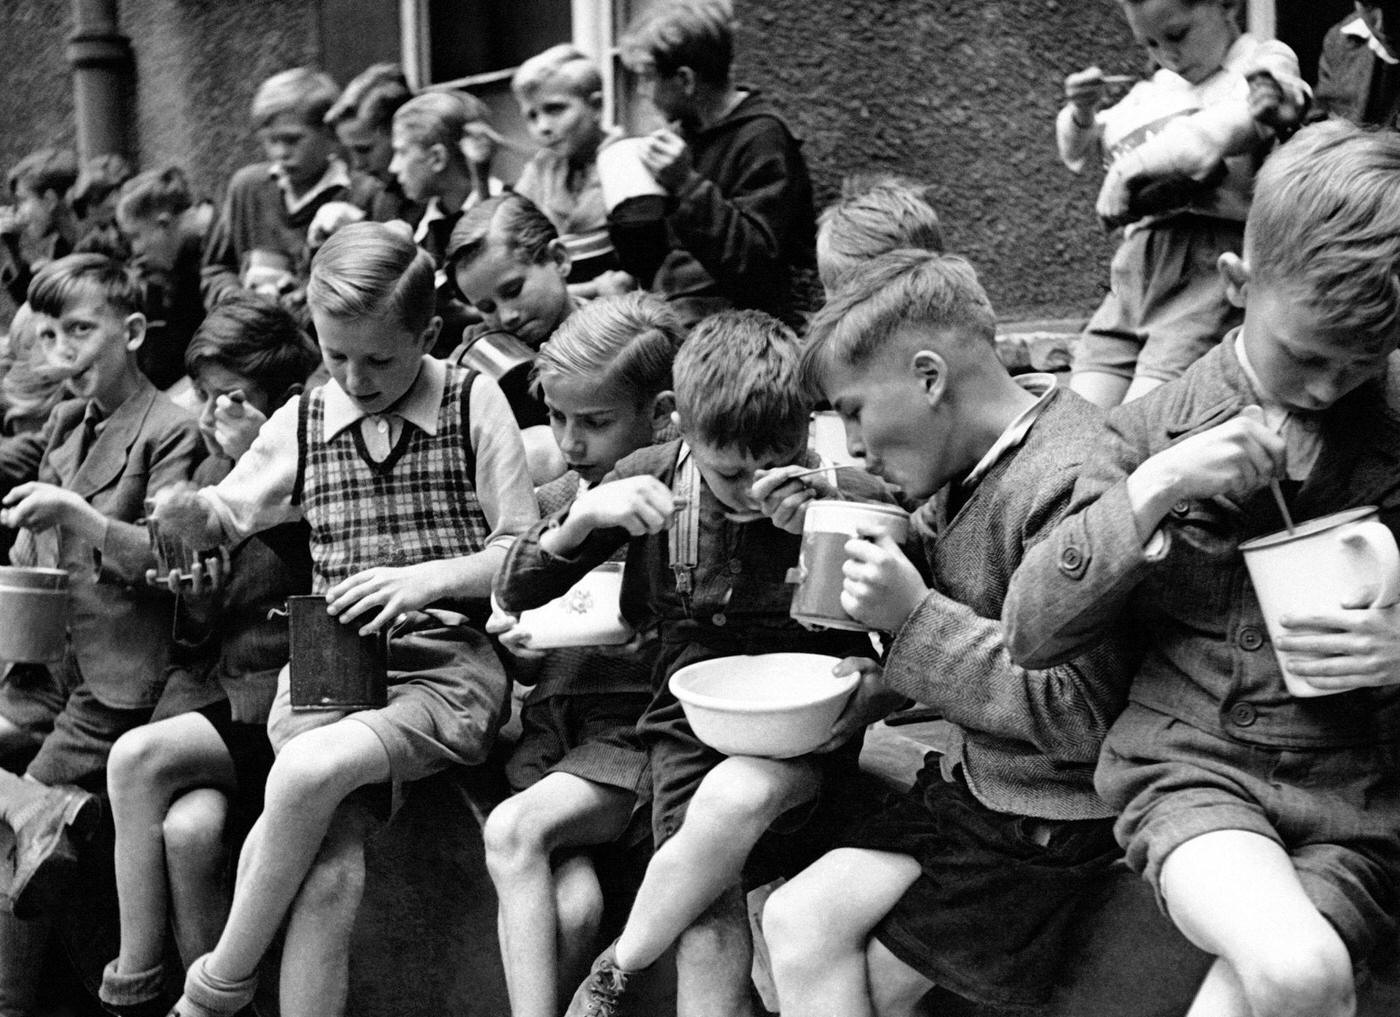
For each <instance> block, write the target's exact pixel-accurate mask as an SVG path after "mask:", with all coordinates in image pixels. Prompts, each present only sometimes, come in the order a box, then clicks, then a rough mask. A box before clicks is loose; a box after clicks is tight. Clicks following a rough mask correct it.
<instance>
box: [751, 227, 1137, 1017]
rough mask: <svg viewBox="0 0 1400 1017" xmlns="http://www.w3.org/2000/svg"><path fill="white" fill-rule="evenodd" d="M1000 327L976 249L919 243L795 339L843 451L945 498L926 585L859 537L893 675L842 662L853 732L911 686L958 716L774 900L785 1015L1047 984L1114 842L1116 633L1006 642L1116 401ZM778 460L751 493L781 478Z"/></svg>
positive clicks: (932, 509)
mask: <svg viewBox="0 0 1400 1017" xmlns="http://www.w3.org/2000/svg"><path fill="white" fill-rule="evenodd" d="M994 335H995V317H994V315H993V313H992V308H991V306H990V305H989V304H988V302H987V298H986V294H985V293H984V292H983V290H982V287H981V286H980V284H979V283H978V281H977V277H976V274H975V273H974V272H973V270H972V267H971V266H970V265H968V263H967V262H966V261H964V260H963V259H961V258H958V257H954V256H943V255H940V254H938V253H937V252H926V251H913V250H901V251H895V252H892V253H887V254H884V255H881V256H878V257H876V258H874V259H873V260H870V261H868V262H867V263H866V264H865V265H864V266H862V267H859V268H856V269H853V270H852V271H851V272H850V274H848V275H847V276H846V277H845V281H844V283H843V284H842V285H841V287H840V288H839V290H838V292H837V293H836V295H835V296H834V297H833V298H832V300H831V301H830V302H829V303H828V304H827V305H826V306H825V307H823V308H822V310H821V311H819V312H818V314H817V316H816V318H815V319H814V320H813V323H812V332H811V336H810V339H809V345H808V347H807V349H806V350H805V351H804V357H805V359H806V361H807V364H808V368H809V371H810V372H811V376H812V377H813V380H814V381H816V382H817V383H818V384H819V385H820V388H821V390H822V391H823V392H824V394H825V395H826V397H827V398H828V399H829V400H830V401H831V404H832V407H833V408H834V409H835V410H836V411H837V412H838V413H839V414H840V415H841V418H842V420H843V421H844V422H845V425H846V435H847V444H848V446H849V450H850V452H851V454H852V455H864V456H865V458H866V463H867V467H868V468H869V469H870V471H871V472H873V473H875V474H877V475H879V476H882V477H883V478H884V479H885V480H887V481H889V482H890V483H893V484H896V485H898V486H899V487H900V488H901V489H902V491H903V493H904V496H905V497H906V498H910V499H913V500H915V501H923V500H925V499H930V500H928V501H927V502H926V504H925V505H924V507H923V508H922V509H921V510H920V511H919V512H918V513H917V514H916V516H915V518H914V522H915V531H916V533H917V534H918V536H919V538H920V539H921V541H922V544H923V549H924V551H925V552H926V556H927V558H928V566H929V570H930V572H931V576H932V585H931V588H930V586H929V584H928V583H926V582H925V580H924V578H923V577H922V575H921V574H920V572H919V571H918V570H917V569H916V568H915V566H914V565H913V564H912V563H911V562H910V561H909V559H908V558H906V557H905V556H904V554H903V553H902V552H901V550H900V549H899V547H898V546H897V545H895V544H894V543H893V542H891V541H890V540H889V539H888V538H885V539H881V540H880V541H879V542H872V541H869V540H865V539H855V540H853V541H852V542H850V543H849V544H848V545H847V552H848V553H849V554H850V555H851V556H852V563H851V564H848V565H847V566H846V578H845V585H844V589H843V594H842V605H843V606H844V607H845V608H846V609H847V610H848V611H849V612H851V614H852V615H853V616H854V617H855V618H857V619H858V620H860V621H862V622H865V623H866V624H868V625H870V626H872V627H874V628H876V629H879V630H881V631H885V632H893V633H896V635H895V637H894V640H893V642H892V644H891V645H890V649H889V653H888V656H887V658H886V660H885V663H884V667H883V671H882V669H881V668H880V667H879V666H878V665H876V664H875V663H874V662H873V661H871V660H849V661H845V662H843V664H842V665H841V666H840V670H843V671H845V672H846V673H850V672H851V671H853V670H859V671H861V672H862V673H863V676H862V689H861V691H860V692H858V693H857V695H856V697H855V698H854V699H853V701H852V704H851V706H849V707H848V709H847V711H846V715H845V716H843V718H842V719H841V720H839V721H838V728H840V729H847V730H849V729H852V728H857V729H858V728H859V727H862V726H863V725H864V724H865V723H868V722H871V721H874V720H878V719H879V718H880V717H881V716H882V715H883V713H884V712H887V710H888V709H889V708H891V707H893V706H894V705H896V703H897V702H898V700H900V699H901V698H902V697H904V696H908V697H911V698H913V699H915V700H917V701H918V702H920V703H924V704H927V705H930V706H933V707H935V708H937V709H938V710H939V711H940V712H941V713H942V715H943V716H944V717H946V718H947V719H948V720H949V721H951V722H952V723H953V724H954V725H955V732H956V734H955V737H954V739H953V747H952V748H951V749H950V750H949V751H948V752H947V754H945V755H944V756H942V757H941V758H940V757H938V756H937V755H933V754H931V755H930V756H929V757H928V758H927V760H926V762H925V766H924V768H923V770H922V771H920V773H919V774H918V776H917V778H916V779H915V783H914V787H913V788H912V789H910V790H909V791H907V792H904V793H902V794H899V795H897V796H895V797H894V798H893V799H892V800H891V801H890V802H889V803H888V804H887V805H886V807H885V809H884V811H882V812H880V813H878V814H876V815H875V816H873V817H872V818H870V819H868V820H866V821H864V822H862V823H861V824H860V825H859V826H858V827H857V828H856V829H855V830H854V831H853V832H852V833H851V834H848V835H847V837H846V838H845V839H844V844H845V846H843V847H841V848H840V849H838V850H836V851H833V852H831V853H829V854H827V855H826V856H824V857H823V858H822V859H821V860H820V861H818V862H817V863H816V864H815V865H813V866H812V867H811V868H809V869H807V870H806V871H805V872H803V873H801V874H800V875H798V876H797V877H796V879H794V880H792V881H790V882H789V883H788V884H787V885H785V886H784V887H782V888H780V889H779V890H778V891H777V892H776V893H775V894H774V895H773V896H772V897H771V898H770V899H769V901H768V905H767V908H766V911H765V915H764V928H765V931H766V932H767V933H768V936H767V940H768V944H769V950H770V956H771V959H772V964H773V975H774V981H775V983H776V986H777V990H778V997H779V1000H780V1002H781V1004H782V1011H783V1013H784V1014H785V1015H786V1014H792V1015H794V1017H802V1015H812V1017H815V1015H817V1014H826V1013H840V1014H843V1015H845V1014H850V1015H859V1014H871V1013H872V1012H873V1013H878V1014H880V1015H882V1017H886V1015H895V1014H912V1013H914V1012H915V1010H914V1008H915V1005H916V1004H917V1003H918V1001H919V1000H920V999H921V998H922V997H923V996H924V995H925V994H926V993H927V992H928V991H929V990H930V989H931V988H932V987H933V986H934V985H935V984H938V985H943V986H944V987H945V988H948V989H950V990H952V991H954V992H956V993H958V994H960V995H962V996H965V997H967V998H969V999H972V1000H974V1001H976V1002H978V1003H982V1004H990V1005H997V1006H1000V1005H1006V1004H1026V1005H1029V1004H1036V1003H1040V1002H1043V1001H1044V1000H1045V999H1046V997H1048V995H1049V990H1050V986H1051V985H1052V984H1053V981H1054V977H1055V974H1056V972H1057V970H1058V969H1059V967H1060V957H1061V953H1062V951H1063V948H1064V936H1065V932H1066V928H1067V925H1068V919H1069V916H1070V914H1071V913H1072V911H1073V909H1074V906H1075V905H1076V903H1077V902H1078V900H1079V899H1080V898H1081V896H1082V895H1083V893H1084V891H1085V890H1086V889H1087V888H1089V887H1090V886H1092V885H1093V884H1094V883H1095V881H1096V880H1097V879H1098V878H1099V877H1100V876H1101V875H1102V874H1103V872H1104V870H1105V868H1106V866H1107V865H1108V863H1109V862H1110V861H1112V859H1113V858H1114V857H1116V854H1117V852H1116V850H1115V847H1114V844H1113V837H1112V832H1111V827H1112V822H1111V819H1110V818H1109V817H1110V815H1111V813H1110V810H1109V809H1108V807H1107V806H1106V805H1105V804H1104V803H1103V802H1102V801H1100V800H1099V798H1098V796H1097V795H1096V794H1095V793H1094V789H1093V785H1092V780H1091V778H1092V773H1093V764H1094V761H1095V759H1096V758H1097V756H1098V749H1099V743H1100V741H1101V739H1102V737H1103V734H1104V732H1105V731H1106V730H1107V726H1108V722H1109V720H1110V719H1111V718H1112V717H1113V715H1114V714H1115V713H1116V712H1117V710H1118V708H1119V707H1120V705H1121V702H1122V692H1123V686H1124V684H1125V682H1124V678H1125V676H1126V673H1127V668H1126V665H1125V658H1124V654H1123V650H1122V646H1121V645H1120V644H1118V643H1115V642H1114V641H1113V640H1105V641H1104V642H1103V643H1102V644H1101V645H1098V646H1095V647H1092V648H1090V649H1089V650H1088V652H1086V653H1084V654H1083V655H1081V656H1080V657H1079V658H1078V659H1076V660H1075V661H1073V662H1072V663H1071V664H1068V665H1066V666H1064V667H1061V668H1056V669H1051V670H1047V671H1027V670H1023V669H1021V668H1018V667H1015V666H1013V665H1012V664H1011V662H1010V661H1009V660H1008V659H1007V657H1006V650H1005V647H1004V645H1003V642H1002V630H1001V621H1000V618H1001V598H1002V595H1003V594H1004V592H1005V590H1006V587H1007V584H1008V583H1009V582H1010V579H1011V574H1012V572H1013V571H1014V569H1015V567H1016V565H1017V563H1018V562H1019V560H1020V558H1021V555H1022V554H1023V553H1024V549H1025V547H1026V546H1027V545H1029V544H1033V543H1034V542H1035V541H1037V540H1038V539H1040V535H1041V532H1042V531H1043V530H1044V529H1045V528H1046V527H1048V526H1049V525H1051V524H1052V523H1053V521H1054V520H1055V519H1057V518H1058V517H1059V516H1060V515H1061V514H1062V513H1063V512H1064V510H1065V507H1066V505H1067V504H1068V499H1069V495H1070V493H1071V491H1072V488H1073V483H1074V477H1075V474H1076V473H1077V471H1078V469H1079V467H1080V465H1081V462H1082V459H1083V456H1084V454H1085V451H1086V450H1087V449H1089V448H1092V447H1093V445H1094V443H1095V442H1096V441H1098V440H1099V437H1100V435H1101V433H1102V419H1101V417H1100V415H1099V413H1098V412H1097V411H1096V410H1095V409H1094V408H1093V407H1092V406H1090V405H1089V404H1087V403H1086V402H1085V401H1084V400H1082V399H1080V398H1079V397H1077V396H1075V395H1073V394H1071V393H1070V392H1068V391H1067V390H1065V389H1062V388H1056V387H1055V384H1054V381H1053V379H1051V378H1049V377H1047V376H1046V375H1023V376H1021V377H1019V378H1012V377H1011V376H1010V375H1008V374H1007V372H1006V369H1005V368H1004V367H1003V366H1002V364H1001V361H1000V360H999V359H998V357H997V353H996V348H995V344H994ZM782 474H783V471H774V473H773V474H772V475H771V478H764V481H762V482H760V484H758V485H755V492H754V493H755V495H759V494H764V495H765V496H769V497H774V496H776V495H778V494H780V493H781V490H782V488H781V486H778V485H781V484H782V483H783V479H784V478H783V475H782ZM770 488H771V489H774V490H773V494H772V495H769V493H768V492H769V490H770ZM864 656H867V657H868V656H869V654H868V652H867V653H866V654H865V655H864ZM892 699H893V700H894V702H892V701H891V700H892Z"/></svg>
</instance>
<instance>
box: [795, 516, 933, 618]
mask: <svg viewBox="0 0 1400 1017" xmlns="http://www.w3.org/2000/svg"><path fill="white" fill-rule="evenodd" d="M883 536H888V537H889V538H890V539H891V540H893V541H894V542H895V543H896V544H902V543H904V542H905V541H906V540H907V539H908V538H909V513H907V512H905V511H904V510H903V509H901V508H898V507H897V506H894V505H877V504H870V503H866V502H854V501H838V500H836V499H830V498H822V499H818V500H817V501H813V502H810V503H809V504H808V505H807V514H806V517H805V518H804V519H803V522H802V548H801V551H800V553H799V555H798V559H797V567H796V568H794V569H789V570H788V575H787V581H788V582H789V583H795V584H796V586H797V589H796V590H795V591H794V592H793V595H792V608H791V610H790V611H789V612H788V613H789V614H790V615H791V616H792V617H793V618H795V619H796V620H797V621H800V622H801V623H802V624H804V625H807V626H809V627H812V628H828V629H848V630H851V631H855V632H869V631H871V629H870V626H869V625H865V624H863V623H861V622H858V621H856V619H854V618H852V617H851V616H850V615H849V614H847V613H846V610H845V608H843V607H842V606H841V587H842V584H843V582H844V581H845V575H844V572H843V568H844V566H845V564H846V542H847V541H848V540H850V539H851V538H852V537H865V538H867V539H870V540H878V539H879V538H880V537H883Z"/></svg>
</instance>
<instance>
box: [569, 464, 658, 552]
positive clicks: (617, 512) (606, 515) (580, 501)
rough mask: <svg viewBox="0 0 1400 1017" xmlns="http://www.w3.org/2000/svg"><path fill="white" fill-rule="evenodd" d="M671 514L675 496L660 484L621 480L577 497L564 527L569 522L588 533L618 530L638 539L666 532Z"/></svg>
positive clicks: (646, 479) (638, 479) (649, 480)
mask: <svg viewBox="0 0 1400 1017" xmlns="http://www.w3.org/2000/svg"><path fill="white" fill-rule="evenodd" d="M675 512H676V496H675V493H674V492H673V491H672V490H671V489H670V488H669V487H667V486H666V485H665V484H663V483H662V482H661V481H659V480H657V479H656V478H655V477H624V478H623V479H621V480H613V481H609V482H608V483H606V484H599V485H598V486H597V487H595V488H592V489H591V490H588V491H585V492H584V493H583V494H581V495H579V496H578V498H577V499H576V500H575V501H574V503H573V505H572V506H571V507H570V509H569V516H568V519H567V520H566V525H567V523H569V522H573V523H575V524H576V525H579V526H581V527H584V528H586V529H587V530H588V531H589V532H592V531H593V530H602V529H607V528H608V527H613V526H620V527H622V528H623V529H624V530H626V531H627V532H628V533H630V534H631V535H632V536H634V537H640V536H642V535H643V534H647V533H660V532H661V531H662V530H665V529H669V528H670V526H671V522H672V520H673V519H674V517H675Z"/></svg>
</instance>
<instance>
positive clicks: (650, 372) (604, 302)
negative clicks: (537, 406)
mask: <svg viewBox="0 0 1400 1017" xmlns="http://www.w3.org/2000/svg"><path fill="white" fill-rule="evenodd" d="M683 342H685V325H683V324H682V323H681V319H680V315H679V314H677V313H676V311H675V309H674V308H673V307H671V305H670V304H668V303H666V301H664V300H662V299H661V298H660V297H658V296H655V295H654V294H651V293H646V292H644V291H642V290H634V291H632V292H631V293H624V294H622V295H621V296H615V297H600V298H599V299H597V300H594V301H592V302H591V303H588V304H585V305H584V306H582V307H580V308H579V309H578V310H576V311H574V312H573V313H572V314H570V315H569V316H568V317H567V318H565V319H564V321H563V323H562V324H560V326H559V327H558V328H557V329H555V330H554V334H553V335H552V336H550V338H549V341H548V342H546V343H545V344H544V345H543V346H541V347H540V351H539V354H538V355H537V356H536V358H535V371H534V380H533V382H532V387H533V388H534V389H535V391H536V392H537V393H538V391H539V390H540V383H541V382H542V381H545V380H547V379H549V378H585V379H588V380H590V381H593V382H595V383H596V387H597V388H598V389H599V390H600V391H604V392H609V393H616V394H618V395H620V396H622V397H625V398H630V399H631V400H632V401H633V402H634V403H636V404H637V405H639V406H640V405H641V404H642V403H644V402H646V401H647V400H648V399H651V398H653V397H654V396H656V395H658V394H659V393H661V392H665V391H666V390H667V389H669V388H670V387H671V364H672V362H673V361H674V360H675V358H676V351H677V350H679V349H680V348H681V344H682V343H683Z"/></svg>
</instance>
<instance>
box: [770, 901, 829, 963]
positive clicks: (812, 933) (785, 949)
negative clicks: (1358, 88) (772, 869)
mask: <svg viewBox="0 0 1400 1017" xmlns="http://www.w3.org/2000/svg"><path fill="white" fill-rule="evenodd" d="M817 904H818V902H817V901H814V900H813V899H812V897H811V896H810V895H809V894H807V893H805V892H803V889H802V887H801V886H800V885H798V884H794V883H785V884H783V885H782V886H780V887H778V889H776V890H774V891H773V893H772V894H771V895H770V896H769V898H768V900H767V902H766V903H765V904H764V906H763V940H764V942H765V943H766V944H767V945H768V955H769V957H771V958H772V962H773V967H774V969H775V970H778V971H781V970H783V969H786V970H792V969H794V968H799V969H800V968H805V967H808V966H810V964H811V963H812V962H813V961H814V960H816V959H817V957H818V955H819V953H820V951H819V949H818V943H819V940H820V938H821V933H822V931H823V929H824V928H826V926H824V925H823V924H822V922H821V916H820V915H819V914H818V912H819V910H820V908H819V907H817V906H816V905H817Z"/></svg>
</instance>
